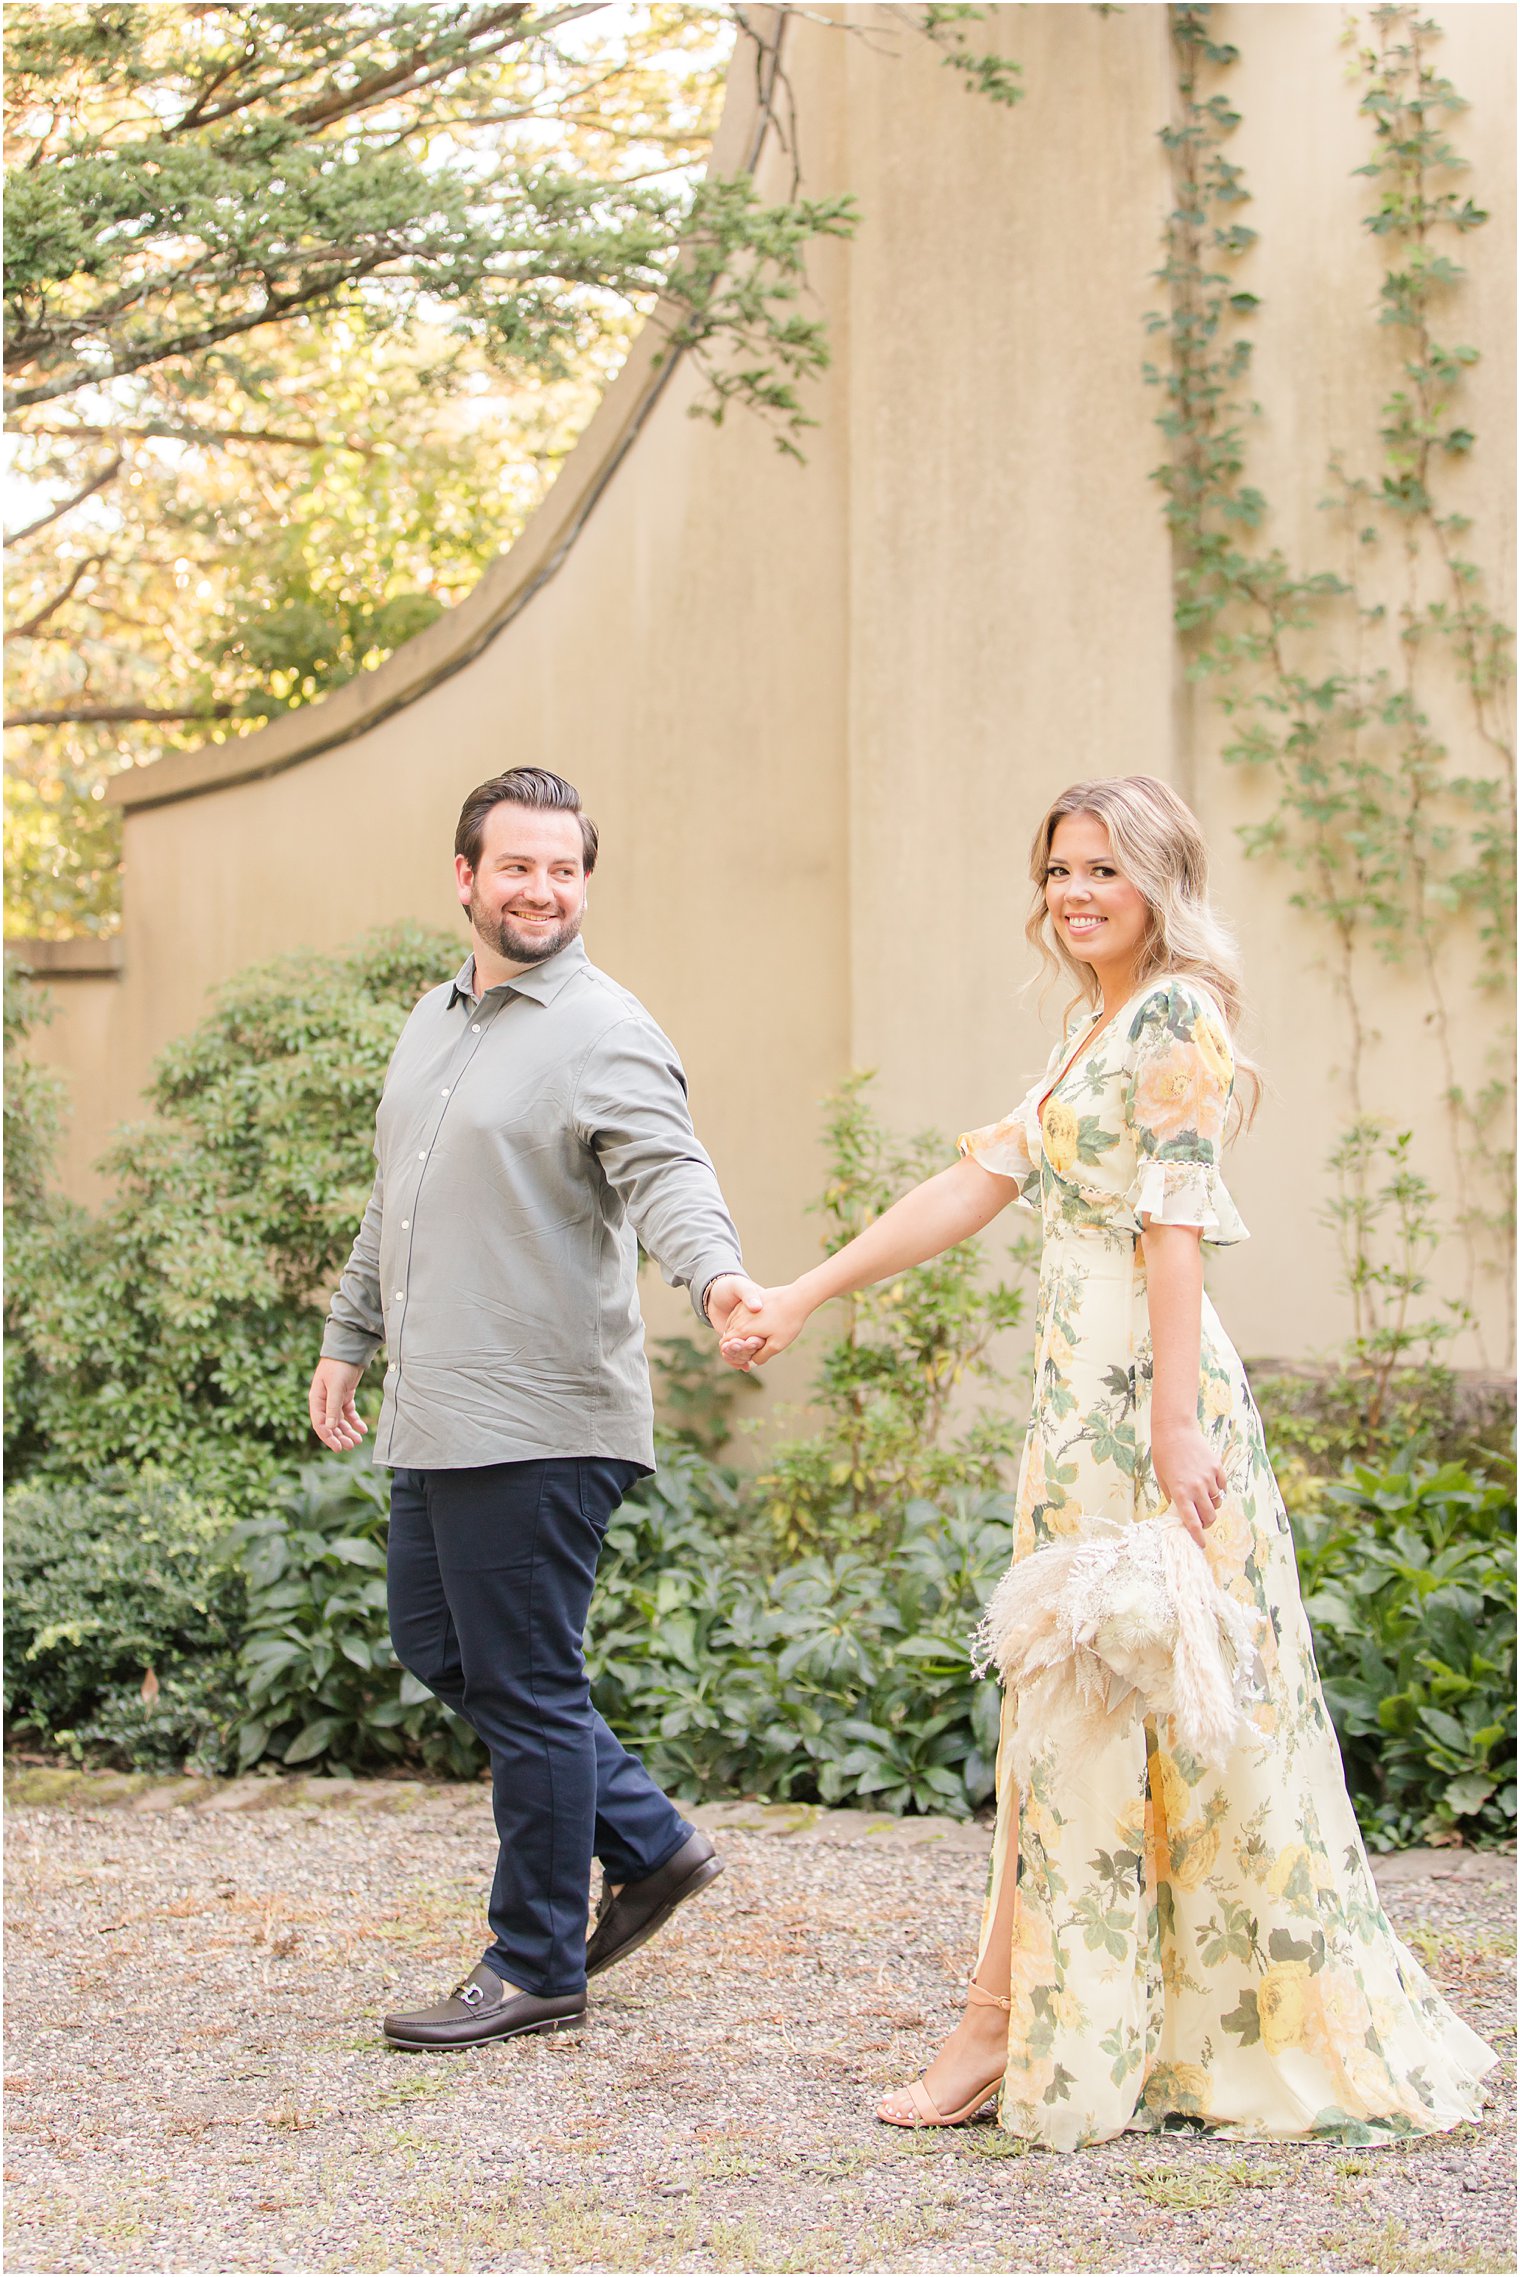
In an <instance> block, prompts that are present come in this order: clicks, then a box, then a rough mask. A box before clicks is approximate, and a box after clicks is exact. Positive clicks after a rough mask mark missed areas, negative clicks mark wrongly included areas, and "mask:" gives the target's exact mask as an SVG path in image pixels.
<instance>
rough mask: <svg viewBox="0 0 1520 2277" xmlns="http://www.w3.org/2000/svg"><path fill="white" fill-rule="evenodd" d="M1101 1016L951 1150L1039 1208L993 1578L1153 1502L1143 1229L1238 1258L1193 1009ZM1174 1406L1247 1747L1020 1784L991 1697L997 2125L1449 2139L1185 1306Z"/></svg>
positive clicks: (1463, 2046)
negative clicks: (1206, 1514)
mask: <svg viewBox="0 0 1520 2277" xmlns="http://www.w3.org/2000/svg"><path fill="white" fill-rule="evenodd" d="M1100 1017H1101V1015H1099V1014H1096V1013H1094V1014H1091V1015H1089V1016H1088V1017H1087V1019H1086V1020H1084V1021H1079V1022H1078V1023H1077V1024H1076V1025H1074V1026H1073V1027H1072V1028H1071V1029H1070V1031H1069V1032H1068V1034H1067V1036H1066V1038H1065V1039H1064V1040H1063V1042H1062V1044H1061V1046H1060V1048H1059V1049H1058V1050H1057V1052H1056V1053H1055V1054H1054V1056H1053V1058H1052V1061H1051V1065H1050V1068H1049V1069H1048V1070H1047V1073H1046V1077H1045V1079H1044V1081H1043V1082H1042V1083H1040V1084H1038V1085H1036V1087H1035V1088H1034V1090H1033V1091H1031V1092H1030V1094H1029V1095H1028V1097H1027V1098H1026V1099H1025V1100H1024V1101H1023V1102H1022V1103H1021V1105H1020V1106H1019V1107H1017V1108H1016V1109H1015V1110H1014V1112H1013V1113H1012V1114H1011V1115H1009V1116H1007V1117H1006V1118H1005V1119H1004V1120H1003V1121H1002V1122H1000V1123H994V1124H991V1125H989V1126H988V1127H987V1128H986V1129H984V1130H980V1131H972V1132H969V1133H968V1134H967V1135H966V1136H965V1137H964V1138H963V1139H962V1140H961V1141H960V1147H961V1151H962V1153H963V1154H971V1155H973V1156H974V1157H975V1159H976V1160H977V1161H978V1162H980V1163H982V1164H983V1165H984V1166H985V1168H987V1169H988V1170H992V1171H996V1172H998V1173H1000V1174H1001V1175H1002V1176H1004V1177H1007V1178H1012V1179H1014V1180H1016V1181H1017V1184H1018V1187H1019V1195H1020V1199H1021V1200H1027V1201H1028V1202H1030V1203H1031V1205H1032V1202H1033V1197H1034V1194H1035V1191H1036V1189H1037V1190H1038V1199H1039V1207H1040V1211H1041V1215H1042V1218H1043V1224H1044V1254H1043V1260H1042V1264H1041V1271H1040V1297H1039V1317H1038V1325H1037V1343H1036V1353H1035V1397H1034V1410H1033V1416H1032V1420H1031V1423H1030V1428H1029V1435H1028V1439H1027V1441H1026V1443H1025V1449H1024V1458H1023V1464H1022V1468H1021V1472H1020V1478H1019V1489H1018V1503H1017V1518H1016V1531H1015V1540H1014V1557H1015V1558H1016V1559H1018V1558H1023V1557H1027V1556H1029V1555H1030V1554H1031V1552H1034V1551H1037V1550H1038V1548H1039V1546H1040V1544H1041V1543H1044V1542H1048V1541H1051V1540H1054V1539H1056V1538H1058V1537H1059V1536H1062V1535H1066V1534H1070V1533H1072V1532H1074V1531H1076V1530H1077V1529H1078V1528H1079V1527H1080V1525H1081V1522H1082V1518H1083V1516H1084V1514H1098V1513H1101V1514H1104V1515H1106V1516H1107V1517H1109V1518H1116V1519H1123V1520H1134V1519H1144V1518H1147V1517H1151V1516H1154V1515H1155V1514H1156V1513H1157V1511H1158V1510H1159V1509H1160V1508H1161V1507H1162V1496H1161V1495H1160V1493H1159V1491H1158V1489H1157V1486H1156V1481H1155V1476H1154V1473H1153V1471H1152V1468H1151V1459H1150V1387H1151V1345H1150V1326H1149V1317H1148V1310H1147V1304H1146V1279H1145V1264H1144V1258H1143V1255H1142V1253H1141V1248H1140V1245H1139V1244H1138V1243H1137V1240H1136V1235H1137V1233H1138V1232H1139V1231H1140V1229H1141V1227H1142V1225H1143V1223H1144V1222H1146V1221H1149V1222H1151V1223H1155V1224H1166V1225H1189V1226H1198V1227H1200V1228H1201V1229H1202V1231H1203V1234H1204V1238H1205V1239H1206V1240H1208V1241H1210V1242H1214V1243H1218V1244H1224V1243H1228V1242H1235V1241H1243V1240H1244V1239H1245V1238H1246V1229H1245V1227H1244V1226H1243V1225H1242V1224H1241V1222H1240V1219H1239V1217H1238V1216H1237V1214H1236V1211H1235V1207H1234V1204H1233V1203H1232V1202H1231V1200H1230V1198H1229V1195H1228V1194H1227V1193H1226V1191H1225V1189H1224V1185H1223V1183H1222V1181H1221V1178H1220V1174H1219V1153H1220V1143H1221V1138H1222V1134H1223V1129H1224V1120H1225V1110H1226V1106H1227V1104H1228V1101H1229V1096H1230V1090H1231V1085H1232V1081H1233V1062H1232V1058H1231V1053H1230V1044H1229V1039H1228V1035H1227V1032H1226V1030H1225V1027H1224V1024H1223V1022H1222V1020H1221V1018H1220V1015H1219V1013H1218V1011H1217V1009H1216V1008H1215V1006H1214V1005H1213V1003H1212V1002H1211V1000H1210V998H1209V997H1208V995H1207V994H1206V993H1205V992H1204V991H1203V990H1202V989H1201V988H1200V987H1198V986H1197V985H1196V984H1194V983H1192V982H1190V981H1187V980H1183V979H1180V978H1176V977H1172V978H1161V979H1156V980H1153V981H1152V982H1151V983H1150V984H1149V985H1148V986H1147V987H1146V988H1144V989H1143V990H1142V991H1141V992H1140V993H1139V994H1138V995H1137V996H1136V997H1134V998H1132V999H1131V1001H1130V1002H1129V1003H1128V1004H1127V1005H1126V1006H1125V1007H1124V1008H1123V1010H1122V1011H1121V1012H1120V1013H1119V1015H1118V1016H1117V1018H1116V1019H1114V1020H1113V1021H1112V1022H1111V1023H1110V1024H1109V1025H1108V1026H1107V1027H1106V1028H1104V1029H1103V1031H1102V1033H1101V1034H1100V1035H1098V1036H1097V1037H1096V1039H1095V1041H1094V1043H1093V1045H1092V1048H1091V1049H1090V1050H1087V1051H1084V1050H1083V1048H1082V1045H1081V1038H1082V1036H1083V1034H1084V1033H1085V1032H1086V1031H1087V1029H1088V1028H1091V1027H1094V1026H1095V1025H1096V1023H1097V1021H1098V1019H1099V1018H1100ZM1052 1082H1053V1088H1051V1089H1049V1091H1048V1097H1047V1096H1046V1094H1047V1088H1048V1087H1049V1086H1050V1085H1051V1084H1052ZM1042 1105H1043V1115H1042ZM1198 1411H1199V1420H1200V1422H1201V1424H1202V1426H1203V1429H1204V1431H1205V1433H1206V1434H1207V1436H1208V1439H1209V1442H1210V1444H1211V1446H1212V1447H1213V1448H1214V1449H1215V1451H1216V1452H1217V1454H1218V1456H1219V1458H1220V1461H1221V1462H1222V1464H1223V1466H1224V1470H1225V1474H1226V1478H1227V1480H1228V1487H1227V1491H1226V1494H1225V1497H1224V1500H1223V1503H1222V1504H1221V1506H1220V1510H1219V1516H1218V1519H1217V1521H1216V1523H1215V1524H1214V1525H1213V1526H1212V1527H1211V1528H1210V1529H1209V1532H1208V1535H1207V1542H1208V1553H1207V1554H1208V1558H1209V1563H1210V1565H1211V1566H1212V1568H1213V1570H1214V1574H1215V1576H1216V1578H1217V1579H1218V1581H1219V1582H1220V1584H1221V1586H1222V1587H1223V1588H1224V1589H1226V1590H1227V1591H1229V1592H1230V1593H1231V1594H1233V1595H1234V1596H1236V1597H1237V1598H1239V1599H1241V1600H1242V1601H1244V1602H1245V1603H1246V1604H1248V1605H1252V1606H1254V1607H1255V1608H1256V1610H1257V1612H1258V1615H1259V1616H1260V1619H1261V1653H1262V1662H1263V1675H1264V1682H1263V1684H1262V1688H1261V1691H1260V1693H1259V1696H1258V1699H1257V1703H1256V1705H1255V1708H1254V1710H1253V1724H1254V1729H1253V1730H1252V1732H1251V1734H1250V1736H1249V1737H1247V1738H1246V1739H1245V1740H1244V1741H1243V1742H1242V1743H1241V1744H1240V1745H1239V1746H1238V1747H1237V1748H1236V1750H1235V1752H1234V1754H1233V1755H1232V1756H1231V1758H1230V1760H1229V1762H1228V1764H1227V1766H1226V1767H1225V1769H1224V1770H1223V1771H1222V1772H1208V1771H1205V1770H1204V1769H1203V1768H1202V1767H1201V1766H1200V1765H1199V1764H1198V1763H1196V1762H1194V1761H1193V1760H1191V1759H1190V1758H1189V1756H1188V1755H1187V1754H1186V1753H1184V1752H1183V1751H1182V1750H1181V1749H1180V1748H1177V1747H1175V1746H1174V1745H1173V1744H1172V1735H1171V1730H1170V1726H1169V1724H1168V1723H1165V1722H1163V1723H1162V1724H1161V1725H1160V1726H1159V1728H1158V1727H1157V1726H1156V1725H1154V1724H1152V1723H1150V1722H1145V1723H1141V1722H1139V1721H1138V1720H1137V1721H1136V1722H1135V1723H1133V1724H1132V1726H1131V1727H1130V1729H1129V1730H1128V1732H1127V1733H1125V1734H1124V1736H1122V1737H1120V1738H1117V1739H1113V1740H1110V1741H1108V1742H1106V1743H1105V1744H1104V1746H1103V1747H1102V1748H1101V1749H1099V1750H1098V1751H1097V1752H1096V1753H1095V1754H1093V1755H1089V1756H1088V1757H1087V1758H1086V1759H1085V1760H1082V1761H1080V1762H1076V1761H1073V1760H1072V1758H1071V1756H1070V1753H1069V1751H1066V1750H1063V1748H1062V1746H1061V1743H1060V1739H1059V1735H1054V1734H1051V1735H1047V1734H1043V1733H1037V1734H1035V1735H1034V1738H1033V1750H1032V1762H1031V1769H1030V1778H1029V1784H1028V1787H1027V1790H1026V1791H1019V1789H1018V1788H1017V1786H1016V1784H1015V1781H1014V1779H1013V1776H1012V1770H1011V1762H1010V1756H1011V1752H1012V1751H1011V1748H1010V1746H1009V1744H1008V1740H1009V1735H1010V1733H1011V1731H1012V1729H1013V1719H1014V1718H1015V1717H1016V1716H1017V1714H1018V1703H1017V1699H1016V1697H1013V1696H1010V1697H1008V1698H1007V1699H1005V1702H1004V1708H1003V1740H1004V1743H1003V1746H1002V1747H1001V1749H1000V1753H999V1765H998V1817H997V1833H996V1840H995V1844H994V1853H993V1867H992V1878H991V1885H990V1889H989V1894H988V1900H987V1911H986V1916H985V1921H984V1928H983V1935H984V1937H985V1935H986V1933H987V1929H988V1928H989V1927H990V1925H991V1922H992V1919H993V1915H994V1913H995V1911H996V1908H997V1903H998V1897H999V1892H1000V1889H1001V1886H1002V1882H1003V1877H1004V1874H1005V1873H1006V1871H1007V1870H1008V1867H1009V1863H1010V1861H1012V1862H1014V1865H1015V1871H1016V1876H1017V1879H1016V1891H1015V1899H1014V1921H1013V1970H1012V1985H1011V1990H1012V1996H1013V2006H1012V2012H1011V2015H1010V2019H1009V2039H1008V2069H1007V2072H1006V2074H1005V2077H1004V2080H1003V2086H1002V2093H1001V2098H1000V2107H999V2117H1000V2119H1001V2123H1002V2125H1003V2126H1004V2127H1005V2128H1006V2129H1008V2131H1009V2132H1010V2133H1012V2134H1015V2135H1020V2136H1024V2137H1026V2138H1028V2139H1030V2140H1032V2141H1035V2142H1040V2143H1043V2144H1046V2145H1047V2146H1049V2147H1050V2148H1052V2149H1057V2150H1073V2149H1075V2148H1076V2147H1077V2146H1078V2145H1080V2144H1083V2143H1090V2142H1101V2141H1103V2140H1105V2139H1107V2138H1109V2137H1111V2136H1114V2135H1117V2134H1119V2133H1121V2132H1122V2131H1123V2130H1124V2129H1126V2128H1144V2129H1158V2128H1160V2127H1162V2126H1164V2125H1166V2124H1167V2123H1168V2122H1170V2123H1171V2124H1172V2125H1177V2124H1179V2123H1183V2122H1187V2121H1192V2122H1195V2123H1201V2124H1204V2125H1207V2126H1210V2127H1214V2128H1217V2129H1219V2130H1220V2131H1221V2132H1223V2133H1225V2134H1228V2135H1231V2136H1235V2137H1239V2138H1250V2137H1270V2136H1293V2135H1312V2136H1320V2137H1327V2138H1334V2139H1340V2140H1344V2141H1353V2142H1359V2143H1361V2142H1371V2141H1375V2140H1378V2139H1381V2138H1385V2137H1391V2136H1398V2135H1410V2134H1417V2133H1422V2132H1426V2131H1429V2130H1434V2129H1440V2128H1446V2127H1451V2126H1454V2125H1456V2124H1457V2123H1458V2122H1459V2121H1461V2120H1464V2119H1471V2118H1474V2117H1476V2116H1477V2114H1478V2112H1479V2110H1480V2108H1481V2105H1482V2094H1481V2090H1480V2089H1479V2087H1478V2084H1477V2082H1478V2079H1479V2077H1480V2076H1481V2074H1482V2073H1483V2072H1484V2071H1486V2070H1487V2069H1488V2067H1489V2066H1490V2065H1491V2064H1492V2063H1493V2062H1494V2061H1495V2058H1494V2056H1493V2054H1492V2052H1491V2051H1490V2050H1489V2049H1488V2048H1487V2047H1485V2046H1484V2044H1483V2042H1482V2041H1481V2040H1479V2039H1478V2038H1477V2037H1476V2035H1475V2034H1474V2033H1472V2032H1470V2031H1469V2030H1468V2028H1467V2026H1466V2025H1465V2024H1463V2023H1462V2022H1461V2021H1460V2019H1459V2018H1458V2017H1457V2016H1455V2015H1454V2014H1453V2012H1452V2011H1451V2009H1450V2008H1448V2007H1447V2005H1446V2003H1445V2002H1444V2001H1443V2000H1442V1999H1441V1997H1440V1995H1439V1994H1438V1993H1437V1992H1436V1991H1435V1989H1434V1987H1433V1986H1432V1985H1431V1984H1430V1982H1429V1980H1428V1979H1427V1978H1426V1976H1425V1975H1424V1973H1423V1971H1422V1970H1421V1969H1420V1968H1419V1966H1418V1964H1417V1963H1416V1962H1415V1961H1414V1960H1413V1958H1412V1957H1411V1956H1410V1954H1409V1953H1407V1952H1406V1951H1405V1950H1404V1948H1403V1946H1402V1945H1400V1944H1399V1943H1398V1941H1397V1939H1396V1938H1395V1936H1394V1934H1393V1931H1392V1929H1391V1928H1390V1926H1389V1924H1388V1921H1387V1918H1386V1917H1385V1915H1384V1913H1383V1910H1382V1907H1381V1906H1380V1905H1379V1903H1378V1896H1377V1891H1376V1889H1375V1887H1374V1885H1373V1881H1372V1877H1371V1874H1370V1872H1369V1870H1368V1866H1367V1857H1366V1852H1365V1851H1364V1849H1363V1847H1362V1841H1361V1836H1360V1834H1359V1832H1358V1829H1357V1823H1356V1818H1355V1814H1354V1813H1353V1811H1352V1807H1351V1802H1350V1798H1349V1797H1348V1795H1347V1793H1346V1786H1345V1779H1344V1776H1343V1773H1342V1769H1341V1761H1340V1754H1339V1750H1338V1748H1337V1745H1336V1740H1335V1733H1334V1730H1333V1728H1332V1726H1331V1723H1330V1720H1329V1717H1328V1715H1327V1714H1326V1710H1325V1704H1324V1699H1323V1696H1322V1694H1321V1691H1320V1684H1319V1676H1318V1673H1317V1671H1316V1668H1315V1664H1314V1652H1313V1647H1312V1644H1311V1641H1310V1635H1309V1628H1308V1623H1307V1621H1306V1620H1305V1617H1304V1610H1303V1605H1302V1603H1301V1600H1300V1597H1299V1589H1298V1575H1297V1570H1296V1568H1295V1565H1294V1560H1293V1547H1292V1538H1291V1536H1290V1533H1289V1530H1288V1522H1287V1517H1286V1514H1285V1512H1284V1510H1283V1505H1282V1500H1281V1497H1280V1496H1279V1494H1278V1491H1277V1486H1276V1482H1275V1481H1274V1479H1273V1476H1272V1472H1271V1468H1270V1466H1269V1464H1268V1462H1267V1456H1266V1449H1265V1446H1264V1443H1263V1439H1262V1430H1261V1421H1260V1418H1259V1416H1258V1415H1257V1413H1256V1409H1255V1405H1254V1403H1253V1401H1252V1399H1251V1394H1250V1390H1249V1387H1248V1386H1247V1383H1246V1379H1245V1375H1244V1372H1243V1370H1242V1368H1241V1364H1240V1361H1239V1360H1238V1359H1237V1357H1236V1355H1235V1352H1234V1350H1233V1348H1232V1347H1231V1345H1230V1343H1229V1340H1228V1339H1227V1337H1226V1336H1225V1334H1224V1331H1223V1329H1222V1328H1221V1326H1220V1324H1219V1319H1218V1316H1217V1315H1216V1313H1215V1311H1214V1308H1213V1306H1212V1305H1211V1304H1210V1303H1209V1301H1208V1299H1207V1297H1205V1299H1204V1304H1203V1345H1202V1367H1201V1371H1200V1388H1199V1402H1198ZM1021 1736H1026V1735H1021Z"/></svg>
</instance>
